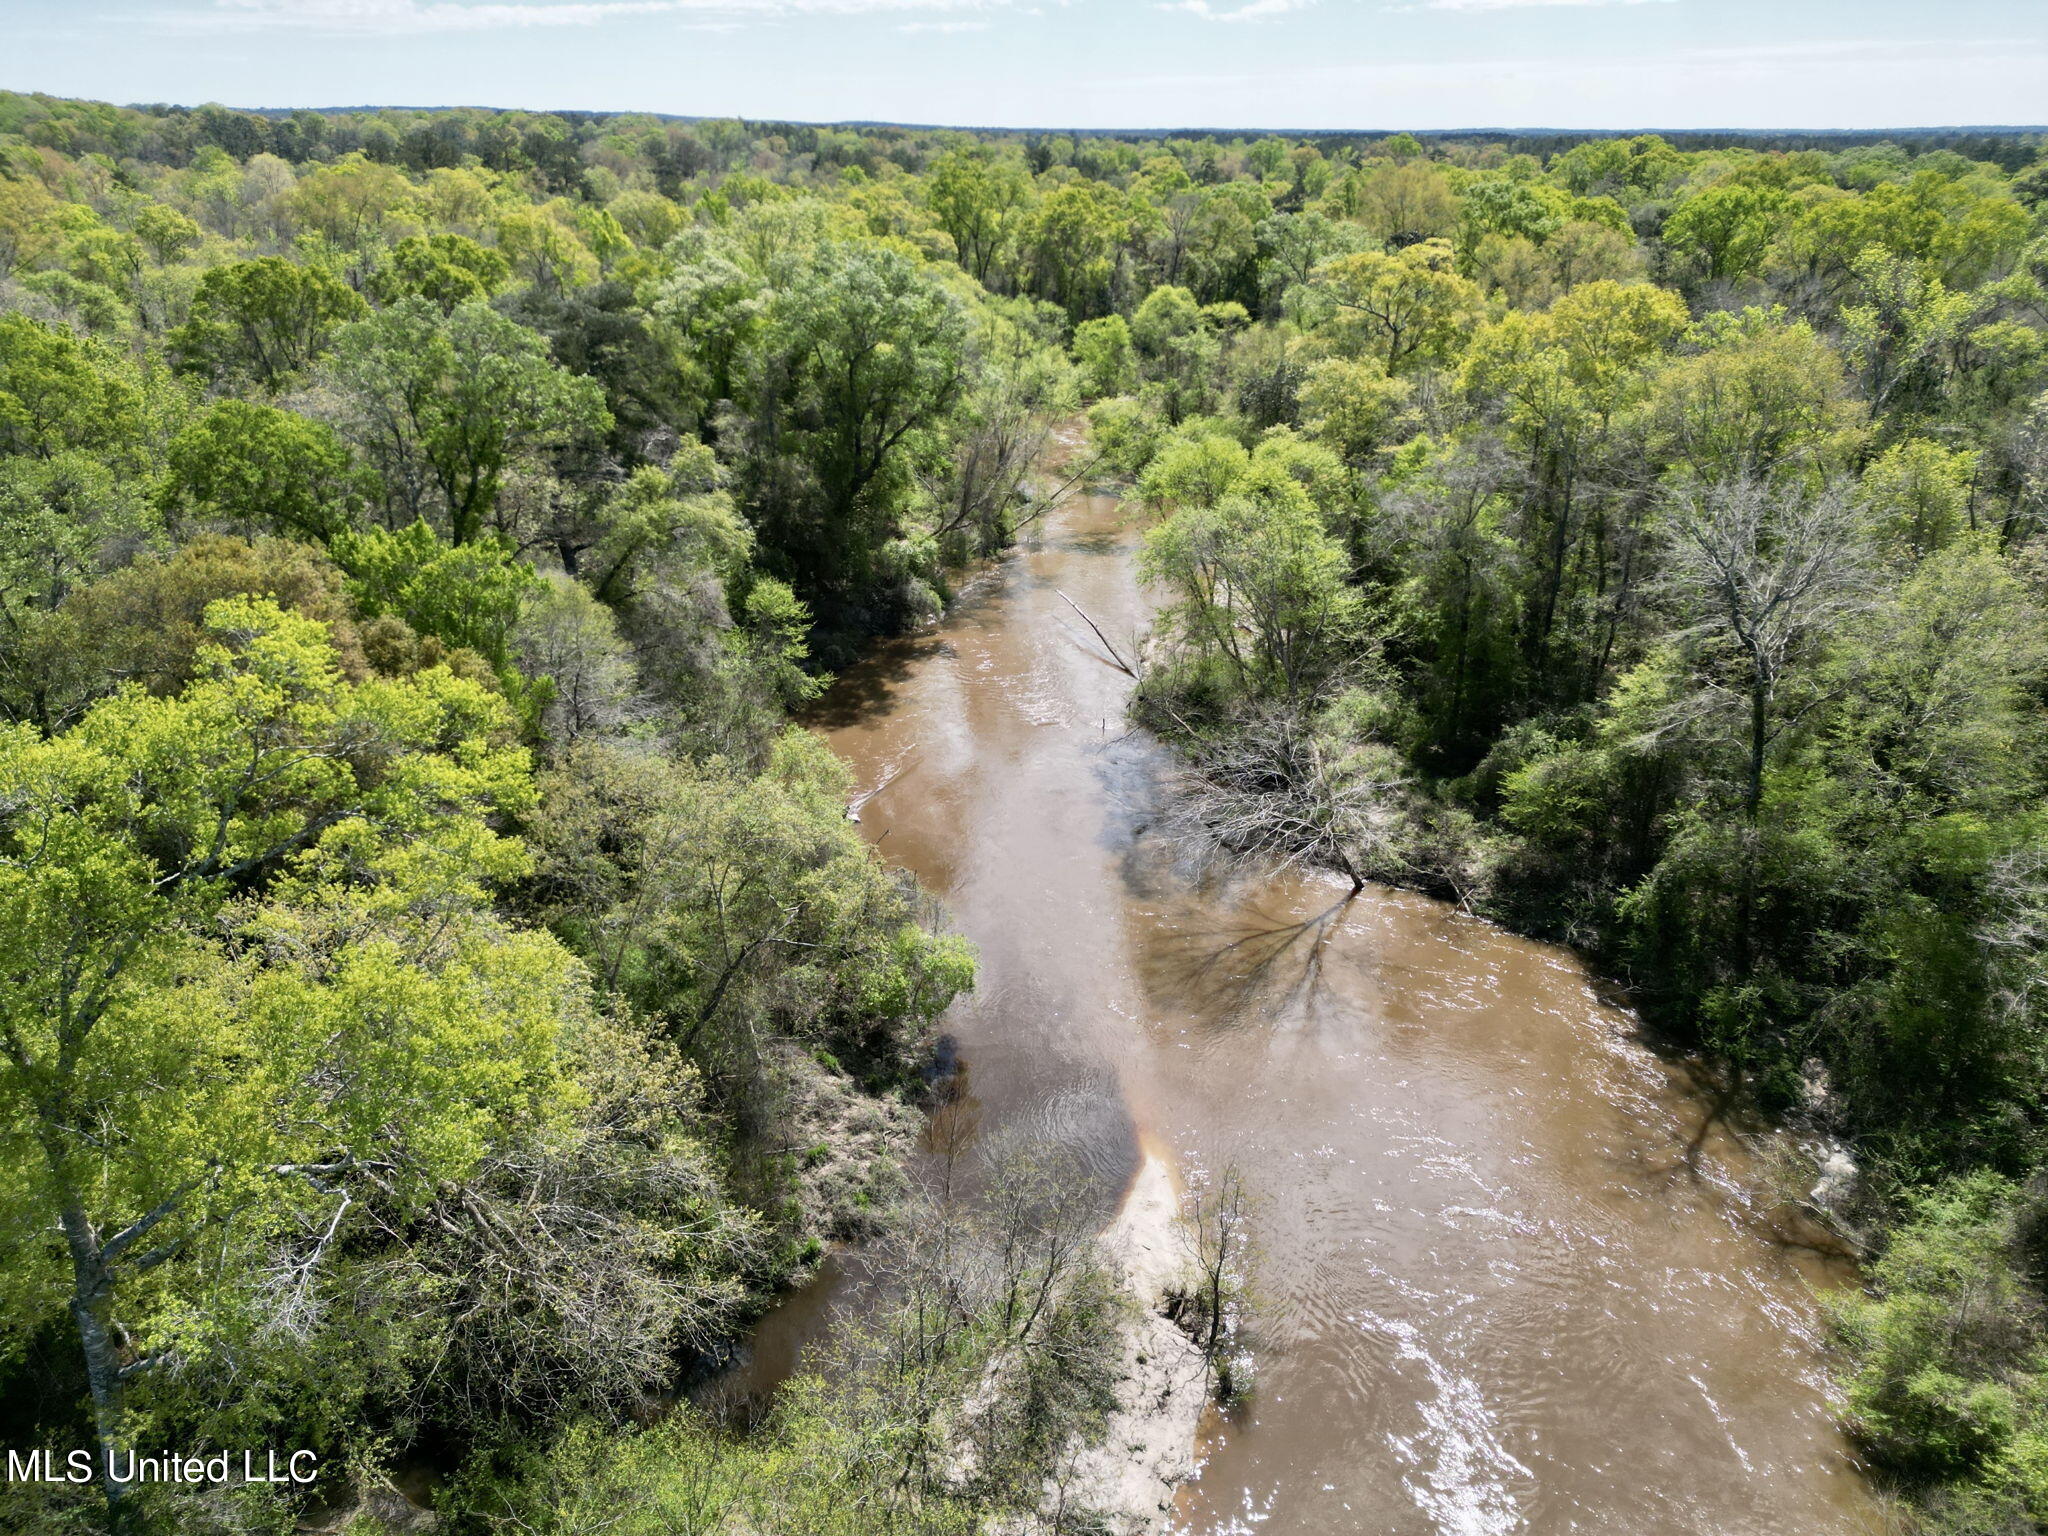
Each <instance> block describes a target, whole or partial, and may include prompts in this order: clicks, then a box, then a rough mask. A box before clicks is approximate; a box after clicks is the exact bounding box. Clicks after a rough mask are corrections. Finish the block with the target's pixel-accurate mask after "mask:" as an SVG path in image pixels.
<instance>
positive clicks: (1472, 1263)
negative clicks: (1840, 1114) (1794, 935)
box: [756, 495, 1882, 1536]
mask: <svg viewBox="0 0 2048 1536" xmlns="http://www.w3.org/2000/svg"><path fill="white" fill-rule="evenodd" d="M1137 537H1138V535H1137V530H1136V528H1135V527H1134V526H1133V525H1132V523H1131V521H1130V519H1129V518H1128V517H1127V516H1126V515H1125V514H1124V513H1123V512H1122V511H1120V510H1119V508H1118V506H1117V505H1116V503H1115V501H1114V500H1113V499H1111V498H1108V497H1104V496H1097V495H1076V496H1073V497H1070V498H1069V499H1068V500H1067V501H1065V502H1064V503H1063V504H1062V505H1061V506H1060V507H1058V508H1057V509H1055V510H1054V511H1053V512H1052V513H1050V514H1049V515H1048V516H1047V517H1046V518H1045V519H1043V521H1042V522H1041V523H1040V524H1038V525H1035V526H1033V527H1032V528H1031V529H1030V530H1029V531H1028V532H1027V534H1026V536H1025V537H1024V538H1023V539H1022V540H1021V542H1020V544H1019V545H1018V547H1017V548H1016V550H1015V551H1013V552H1012V553H1011V554H1010V555H1009V556H1008V557H1007V558H1005V559H1004V560H1003V561H1001V562H1000V563H999V564H998V565H996V566H995V567H994V568H992V569H991V570H990V571H988V572H987V573H985V574H984V575H982V576H981V577H979V578H977V579H976V581H975V582H974V583H973V584H972V586H971V587H970V588H969V590H968V591H967V592H966V593H965V594H964V595H963V599H962V601H961V602H960V603H959V604H958V605H957V607H956V608H955V609H954V610H953V612H952V613H951V614H949V615H948V617H947V618H946V620H945V621H944V622H943V623H942V624H940V625H939V626H937V627H936V628H934V629H932V630H929V631H926V632H924V633H922V634H919V635H916V636H913V637H910V638H907V639H904V640H901V641H898V642H895V643H892V644H890V645H887V646H885V647H883V648H881V649H880V650H879V651H878V652H877V653H876V654H875V655H874V656H873V657H872V658H870V659H869V660H868V661H866V662H864V663H863V664H862V665H860V666H859V667H857V668H855V669H854V670H853V671H851V672H849V673H848V674H847V675H846V676H845V677H844V678H842V679H841V681H840V682H839V683H838V685H837V686H836V687H835V688H834V690H833V691H832V693H831V694H829V695H828V696H827V698H826V699H825V701H824V704H823V708H822V709H821V711H820V712H819V714H818V716H817V718H816V720H815V722H814V723H815V724H816V726H817V728H818V729H819V730H821V731H822V732H823V734H824V735H825V736H826V737H827V739H828V740H829V741H830V742H831V743H832V745H833V747H834V748H835V749H836V750H837V751H838V752H839V753H840V754H841V755H842V756H843V757H844V758H845V759H846V760H847V761H848V762H849V763H850V764H851V765H852V768H853V770H854V774H855V777H856V780H857V782H858V784H859V787H860V793H861V795H862V796H863V799H862V801H861V803H860V815H861V819H862V824H863V827H864V829H865V831H866V832H867V834H868V835H869V836H870V837H871V838H873V839H875V840H876V841H877V842H878V843H879V844H880V847H881V849H882V851H883V853H884V854H885V856H886V857H887V858H888V859H889V860H890V861H891V862H893V863H896V864H899V865H902V866H904V867H906V868H908V869H910V870H913V871H915V872H916V874H917V875H918V876H919V877H920V878H921V879H923V880H924V881H925V883H926V884H927V885H928V886H929V887H930V888H931V889H932V890H933V891H935V892H936V893H937V894H938V895H939V896H940V897H942V898H943V899H944V900H945V902H946V903H947V905H948V907H949V908H950V910H951V913H952V916H953V920H954V922H955V924H956V925H957V927H958V928H959V930H960V931H961V932H963V933H964V934H966V935H967V936H968V937H969V938H970V939H972V940H973V941H974V942H975V943H976V944H977V945H978V946H979V948H980V951H981V980H980V984H979V987H978V989H977V990H976V991H975V993H974V994H973V995H971V996H970V997H967V998H963V999H962V1000H961V1001H960V1002H959V1003H958V1004H957V1005H956V1007H955V1008H954V1010H953V1012H952V1014H951V1015H950V1016H949V1018H948V1021H947V1028H948V1029H949V1030H950V1031H951V1032H952V1034H953V1035H954V1037H955V1038H956V1039H957V1041H958V1043H959V1047H960V1050H961V1052H962V1054H963V1056H964V1058H965V1060H966V1062H967V1063H968V1067H969V1073H968V1076H967V1082H968V1084H969V1089H970V1094H971V1098H970V1099H969V1101H968V1103H967V1104H966V1106H965V1107H964V1110H963V1111H962V1112H963V1113H965V1114H966V1115H968V1116H970V1117H974V1118H977V1119H978V1121H979V1123H980V1124H981V1125H982V1126H983V1127H993V1126H1002V1127H1010V1128H1016V1129H1019V1130H1024V1131H1035V1132H1038V1133H1041V1134H1046V1135H1051V1136H1055V1137H1058V1138H1059V1139H1061V1140H1062V1141H1065V1142H1066V1143H1068V1144H1070V1145H1071V1146H1073V1147H1075V1148H1077V1149H1078V1150H1079V1151H1081V1152H1082V1154H1083V1155H1084V1156H1085V1158H1086V1159H1087V1161H1088V1163H1089V1164H1090V1165H1091V1166H1092V1167H1094V1168H1096V1169H1098V1170H1099V1171H1100V1172H1101V1173H1102V1174H1103V1175H1104V1177H1105V1179H1107V1180H1108V1181H1110V1182H1111V1184H1112V1185H1120V1183H1121V1181H1122V1180H1124V1179H1125V1178H1127V1177H1128V1175H1129V1173H1130V1170H1131V1169H1132V1168H1133V1167H1134V1166H1135V1162H1136V1155H1137V1144H1138V1138H1139V1136H1140V1135H1143V1136H1145V1137H1146V1138H1148V1140H1149V1141H1150V1142H1151V1143H1152V1144H1153V1145H1156V1146H1158V1147H1161V1148H1163V1149H1165V1150H1166V1151H1167V1152H1168V1153H1169V1154H1170V1155H1171V1157H1172V1158H1173V1159H1174V1161H1175V1162H1176V1164H1177V1165H1178V1167H1179V1169H1180V1171H1181V1175H1182V1178H1183V1179H1184V1180H1190V1181H1200V1180H1201V1179H1203V1178H1204V1177H1207V1176H1212V1175H1213V1174H1214V1172H1215V1171H1216V1170H1218V1169H1220V1168H1221V1167H1223V1166H1224V1165H1226V1164H1230V1163H1234V1164H1236V1165H1237V1166H1238V1167H1239V1168H1240V1169H1241V1170H1242V1171H1243V1173H1244V1174H1245V1176H1246V1179H1247V1181H1248V1183H1249V1184H1250V1186H1251V1188H1252V1189H1253V1190H1254V1191H1255V1193H1256V1194H1257V1196H1258V1198H1259V1201H1260V1206H1259V1212H1258V1220H1257V1227H1258V1234H1259V1239H1260V1243H1261V1247H1262V1252H1261V1257H1260V1261H1259V1265H1258V1270H1257V1275H1256V1281H1255V1297H1256V1331H1257V1344H1258V1352H1259V1360H1260V1366H1259V1376H1258V1387H1257V1391H1256V1394H1255V1396H1254V1398H1253V1400H1252V1402H1251V1405H1250V1406H1249V1408H1248V1409H1247V1410H1245V1411H1244V1412H1242V1413H1241V1414H1239V1415H1237V1416H1235V1417H1234V1418H1232V1419H1231V1420H1229V1421H1226V1422H1220V1423H1218V1424H1217V1425H1216V1426H1215V1428H1214V1432H1213V1433H1212V1434H1211V1436H1210V1438H1209V1442H1208V1444H1207V1447H1206V1460H1205V1465H1204V1469H1203V1472H1202V1474H1201V1476H1200V1478H1199V1479H1198V1480H1197V1481H1196V1482H1194V1483H1192V1484H1190V1485H1188V1486H1187V1487H1185V1488H1184V1489H1183V1490H1182V1492H1181V1495H1180V1498H1179V1502H1178V1505H1177V1511H1176V1518H1177V1521H1178V1526H1179V1528H1180V1529H1183V1530H1185V1531H1188V1532H1191V1533H1204V1536H1208V1533H1223V1532H1235V1531H1258V1532H1261V1533H1271V1536H1283V1533H1301V1536H1326V1533H1339V1532H1374V1533H1410V1532H1414V1533H1435V1532H1443V1533H1458V1536H1490V1533H1496V1532H1509V1531H1524V1530H1526V1531H1538V1532H1549V1531H1560V1532H1562V1531H1586V1532H1617V1533H1627V1536H1653V1533H1665V1532H1673V1533H1675V1532H1688V1533H1700V1536H1738V1533H1752V1532H1754V1533H1764V1532H1800V1533H1804V1536H1828V1533H1837V1532H1862V1531H1875V1530H1878V1529H1881V1528H1882V1527H1881V1523H1880V1521H1879V1519H1878V1515H1877V1511H1876V1507H1875V1503H1874V1501H1873V1499H1872V1496H1871V1494H1870V1493H1869V1491H1868V1489H1867V1487H1866V1485H1865V1483H1864V1482H1863V1480H1862V1478H1861V1477H1860V1476H1859V1474H1858V1473H1857V1472H1856V1470H1855V1468H1854V1465H1853V1462H1852V1460H1851V1457H1850V1454H1849V1451H1848V1448H1847V1447H1846V1445H1845V1444H1844V1442H1843V1440H1842V1438H1841V1436H1840V1434H1839V1433H1838V1431H1837V1430H1836V1429H1835V1428H1834V1426H1833V1423H1832V1419H1831V1415H1830V1409H1829V1403H1828V1399H1827V1395H1826V1383H1825V1369H1824V1361H1823V1358H1822V1356H1821V1343H1820V1331H1819V1326H1818V1306H1817V1303H1816V1301H1815V1299H1814V1297H1815V1292H1816V1290H1825V1289H1826V1288H1827V1287H1829V1286H1830V1285H1834V1284H1840V1283H1843V1282H1845V1281H1846V1280H1847V1279H1848V1278H1849V1272H1848V1271H1847V1269H1846V1268H1845V1267H1843V1266H1842V1265H1841V1263H1840V1261H1839V1260H1834V1259H1830V1258H1828V1257H1827V1256H1826V1255H1825V1254H1824V1253H1823V1252H1821V1251H1820V1250H1819V1249H1818V1247H1817V1246H1816V1245H1814V1244H1813V1243H1812V1242H1811V1241H1810V1239H1811V1238H1812V1237H1813V1236H1814V1234H1810V1233H1808V1234H1801V1233H1799V1232H1797V1231H1794V1230H1788V1229H1787V1228H1786V1227H1785V1226H1784V1225H1783V1224H1782V1223H1781V1222H1779V1221H1777V1220H1775V1219H1774V1218H1773V1217H1772V1216H1771V1214H1770V1212H1769V1210H1768V1204H1769V1202H1768V1199H1767V1197H1760V1196H1759V1195H1758V1194H1757V1193H1756V1186H1758V1185H1759V1184H1760V1183H1761V1175H1760V1170H1759V1168H1758V1166H1757V1163H1756V1160H1755V1158H1754V1157H1753V1156H1752V1154H1751V1153H1749V1152H1748V1151H1747V1150H1746V1149H1745V1147H1744V1146H1743V1145H1742V1144H1741V1143H1740V1142H1738V1141H1737V1140H1736V1139H1735V1138H1734V1137H1733V1136H1732V1135H1731V1134H1729V1132H1728V1131H1727V1130H1726V1129H1725V1127H1723V1126H1722V1125H1721V1124H1720V1123H1719V1122H1718V1121H1717V1120H1716V1118H1715V1116H1714V1114H1713V1106H1712V1104H1711V1102H1710V1100H1709V1099H1708V1098H1707V1097H1706V1096H1705V1095H1703V1094H1702V1093H1700V1092H1699V1091H1698V1090H1697V1088H1696V1087H1695V1086H1694V1085H1693V1083H1692V1082H1691V1081H1690V1079H1689V1078H1688V1076H1687V1074H1686V1072H1685V1071H1684V1070H1683V1068H1682V1066H1680V1065H1677V1064H1674V1063H1671V1062H1667V1061H1664V1060H1661V1059H1660V1058H1659V1057H1657V1056H1656V1055H1654V1054H1653V1053H1652V1052H1651V1051H1649V1050H1648V1049H1646V1048H1645V1047H1644V1045H1643V1044H1642V1043H1641V1041H1640V1040H1639V1038H1638V1034H1637V1030H1636V1026H1635V1024H1634V1021H1633V1020H1632V1019H1631V1018H1630V1016H1629V1015H1628V1014H1627V1013H1626V1012H1624V1011H1622V1010H1621V1009H1619V1008H1617V1007H1616V1006H1614V1005H1613V1004H1612V1003H1610V1002H1609V1001H1606V1000H1603V997H1602V995H1601V992H1600V989H1599V988H1598V987H1597V986H1596V984H1595V983H1594V981H1593V979H1592V978H1591V977H1589V976H1588V974H1587V973H1586V972H1585V970H1584V969H1583V968H1582V967H1581V966H1580V965H1579V964H1578V963H1577V962H1576V961H1575V960H1574V959H1573V958H1572V957H1570V956H1569V955H1567V954H1565V953H1563V952H1561V951H1558V950H1555V949H1551V948H1548V947H1545V946H1543V945H1539V944H1534V943H1530V942H1527V941H1525V940H1521V939H1517V938H1514V937H1512V936H1510V935H1508V934H1506V933H1503V932H1501V931H1500V930H1498V929H1496V928H1494V927H1492V926H1490V925H1488V924H1486V923H1483V922H1480V921H1478V920H1475V919H1473V918H1471V917H1469V916H1466V915H1464V914H1463V913H1461V912H1459V911H1457V910H1456V909H1454V908H1451V907H1448V906H1446V905H1444V904H1442V903H1439V902H1435V901H1431V900H1427V899H1425V898H1422V897H1419V896H1411V895H1406V894H1402V893H1398V892H1391V891H1385V890H1377V889H1368V890H1367V891H1366V892H1365V893H1364V894H1362V895H1360V896H1359V897H1357V898H1356V899H1353V900H1346V899H1344V891H1345V883H1344V882H1338V881H1333V880H1329V879H1325V878H1322V877H1319V876H1313V875H1308V876H1305V875H1299V874H1282V875H1278V876H1266V877H1261V878H1257V879H1239V880H1236V881H1233V882H1231V883H1230V884H1229V885H1227V886H1225V887H1222V888H1219V887H1217V886H1216V885H1215V884H1214V883H1213V882H1211V883H1208V884H1206V885H1205V884H1201V883H1198V882H1196V881H1194V880H1193V879H1191V878H1190V877H1189V876H1188V875H1187V874H1186V873H1185V872H1183V871H1182V870H1180V869H1179V868H1178V867H1177V866H1176V863H1175V860H1174V857H1173V850H1172V849H1171V848H1169V847H1167V846H1165V845H1164V843H1163V840H1162V839H1160V838H1157V837H1155V836H1152V835H1150V834H1149V833H1148V831H1147V827H1148V823H1149V820H1150V817H1151V808H1152V805H1153V803H1154V801H1155V798H1156V795H1157V793H1158V783H1159V779H1160V775H1161V772H1162V770H1163V767H1164V765H1165V759H1164V754H1163V752H1162V749H1161V748H1160V747H1159V746H1158V745H1157V744H1156V743H1155V742H1153V741H1151V740H1150V739H1149V738H1148V737H1146V736H1145V735H1144V734H1143V733H1139V732H1132V731H1130V730H1129V729H1128V727H1127V726H1126V724H1125V722H1124V720H1123V706H1124V700H1125V697H1126V695H1127V693H1128V690H1129V688H1130V680H1129V679H1128V678H1127V677H1126V676H1125V675H1124V673H1123V672H1121V671H1120V670H1119V669H1118V668H1117V667H1115V666H1114V665H1112V664H1111V663H1110V661H1109V660H1108V659H1107V656H1106V654H1105V647H1104V645H1103V643H1102V641H1101V639H1099V638H1098V637H1097V636H1096V635H1095V634H1093V633H1091V632H1090V629H1089V627H1088V625H1087V624H1086V623H1085V622H1084V621H1083V620H1082V619H1081V618H1080V617H1079V616H1078V615H1077V614H1076V612H1075V608H1074V606H1073V605H1078V606H1079V607H1080V608H1081V609H1083V610H1085V611H1086V613H1087V615H1088V617H1089V618H1091V619H1093V620H1094V622H1095V623H1096V624H1097V625H1099V626H1100V627H1101V629H1102V630H1103V631H1104V632H1105V633H1106V634H1107V635H1108V637H1109V640H1110V641H1111V643H1112V644H1113V645H1114V646H1115V648H1116V650H1117V651H1119V652H1121V653H1122V654H1124V655H1125V656H1130V655H1133V654H1135V646H1134V639H1135V636H1136V635H1137V634H1138V632H1140V631H1141V630H1142V629H1143V628H1144V626H1145V624H1146V622H1147V616H1148V613H1149V607H1150V605H1149V602H1148V600H1147V598H1146V596H1145V594H1144V593H1143V592H1142V591H1141V590H1140V587H1139V585H1138V581H1137V576H1136V572H1135V562H1134V551H1135V547H1136V543H1137ZM1062 594H1064V596H1063V595H1062ZM1068 599H1071V600H1072V602H1071V604H1070V603H1069V601H1068ZM833 1286H834V1282H833V1280H832V1279H831V1278H829V1276H828V1278H826V1279H825V1280H822V1281H820V1282H819V1283H816V1284H814V1285H813V1286H812V1287H810V1288H808V1289H807V1290H806V1291H805V1292H803V1293H800V1294H799V1295H798V1296H797V1297H795V1298H793V1299H792V1301H791V1302H790V1303H789V1304H787V1305H786V1306H785V1307H784V1308H783V1309H781V1310H780V1311H779V1312H778V1313H776V1314H775V1315H773V1316H771V1318H770V1319H769V1320H768V1322H767V1323H766V1324H765V1325H764V1327H763V1330H762V1334H761V1336H760V1339H759V1340H758V1342H757V1349H756V1355H757V1361H756V1365H757V1370H758V1369H764V1368H765V1369H766V1370H767V1371H769V1372H770V1373H779V1372H780V1371H781V1370H783V1369H786V1368H787V1364H788V1362H789V1360H790V1359H791V1358H792V1357H793V1355H794V1352H795V1350H796V1348H797V1346H798V1345H800V1344H801V1343H802V1342H803V1341H804V1340H805V1339H806V1338H808V1337H811V1336H813V1335H815V1333H816V1332H817V1331H818V1330H819V1329H820V1328H821V1327H823V1326H824V1325H825V1322H826V1319H827V1318H828V1316H829V1312H830V1307H829V1302H830V1298H831V1296H832V1294H833Z"/></svg>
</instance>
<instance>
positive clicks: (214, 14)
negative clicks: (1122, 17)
mask: <svg viewBox="0 0 2048 1536" xmlns="http://www.w3.org/2000/svg"><path fill="white" fill-rule="evenodd" d="M988 3H998V4H999V3H1002V0H536V3H533V4H525V3H521V0H215V4H214V6H213V7H212V9H210V10H205V11H198V12H192V13H187V14H184V15H174V16H171V17H167V18H164V19H165V21H166V22H167V23H168V24H170V25H171V26H174V27H176V28H177V29H179V30H190V31H206V32H263V31H302V32H321V33H328V34H340V35H351V34H359V35H367V36H394V35H409V34H418V33H428V32H489V31H504V30H523V29H527V28H533V27H590V26H596V25H598V24H600V23H602V22H607V21H616V20H619V19H622V18H627V17H635V16H665V15H696V16H702V15H705V14H707V13H708V14H719V13H724V14H728V15H731V14H747V15H787V14H805V15H862V14H867V13H870V12H876V11H956V10H976V9H980V8H982V6H983V5H985V4H988Z"/></svg>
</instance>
